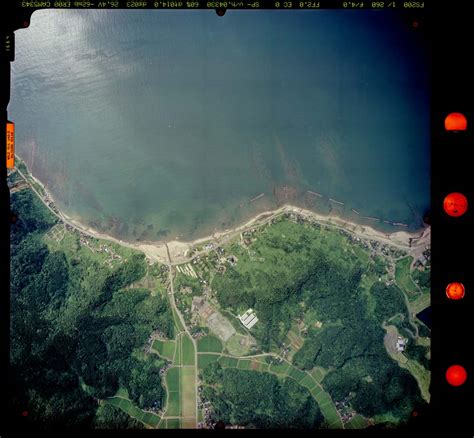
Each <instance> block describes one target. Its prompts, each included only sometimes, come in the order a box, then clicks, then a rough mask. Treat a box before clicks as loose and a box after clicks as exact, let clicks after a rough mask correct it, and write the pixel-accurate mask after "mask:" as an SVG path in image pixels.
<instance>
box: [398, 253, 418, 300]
mask: <svg viewBox="0 0 474 438" xmlns="http://www.w3.org/2000/svg"><path fill="white" fill-rule="evenodd" d="M412 262H413V257H405V258H403V259H401V260H398V261H397V263H396V267H395V280H396V282H397V285H398V286H399V287H400V288H401V289H402V290H403V291H404V292H405V293H406V294H407V296H408V300H409V301H413V300H415V299H416V298H417V297H418V296H419V295H420V291H419V290H418V287H417V285H416V284H415V283H413V280H412V279H411V274H410V266H411V263H412Z"/></svg>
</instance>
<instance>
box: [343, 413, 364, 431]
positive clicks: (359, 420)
mask: <svg viewBox="0 0 474 438" xmlns="http://www.w3.org/2000/svg"><path fill="white" fill-rule="evenodd" d="M366 426H367V420H366V419H365V418H364V417H362V416H361V415H356V416H354V418H352V419H351V420H350V421H348V422H347V423H346V425H345V428H346V429H363V428H364V427H366Z"/></svg>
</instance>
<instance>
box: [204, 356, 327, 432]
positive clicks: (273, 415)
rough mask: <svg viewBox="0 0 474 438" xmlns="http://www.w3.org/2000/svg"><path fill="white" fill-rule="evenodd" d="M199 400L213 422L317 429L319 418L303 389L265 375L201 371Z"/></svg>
mask: <svg viewBox="0 0 474 438" xmlns="http://www.w3.org/2000/svg"><path fill="white" fill-rule="evenodd" d="M203 379H204V382H205V384H206V386H204V390H203V394H202V395H203V399H204V400H206V401H210V402H211V403H212V406H213V408H214V414H215V416H216V418H217V419H219V420H220V421H223V422H224V423H227V424H239V425H242V426H247V427H256V428H318V427H320V426H321V423H322V421H323V417H322V415H321V412H320V410H319V407H318V404H317V403H316V402H315V400H314V398H313V397H312V396H311V394H310V393H309V392H308V390H307V389H306V388H303V387H302V386H300V385H298V384H297V383H296V382H294V381H293V380H292V379H289V378H287V379H284V380H280V379H278V378H277V377H276V376H274V375H271V374H268V373H260V372H256V371H244V370H238V369H233V368H222V367H221V366H220V365H219V364H218V363H212V364H209V365H207V367H206V368H204V371H203Z"/></svg>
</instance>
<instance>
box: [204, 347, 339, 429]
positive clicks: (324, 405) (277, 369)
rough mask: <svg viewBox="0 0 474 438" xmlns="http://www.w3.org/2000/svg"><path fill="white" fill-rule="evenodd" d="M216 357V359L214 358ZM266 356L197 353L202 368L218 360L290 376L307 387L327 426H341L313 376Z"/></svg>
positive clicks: (326, 396) (337, 416)
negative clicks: (244, 357)
mask: <svg viewBox="0 0 474 438" xmlns="http://www.w3.org/2000/svg"><path fill="white" fill-rule="evenodd" d="M216 358H218V359H216ZM265 359H266V357H264V356H261V357H258V358H255V359H237V358H234V357H229V356H219V355H216V354H207V355H206V354H199V362H200V368H204V367H205V366H206V365H207V364H209V363H211V362H214V361H216V360H218V361H219V363H220V364H221V366H222V367H224V368H237V369H241V370H250V371H260V372H269V373H271V374H275V375H277V376H279V377H284V378H287V377H288V378H291V379H294V380H296V381H297V382H298V383H299V384H300V385H302V386H304V387H305V388H306V389H308V390H309V391H310V393H311V395H312V396H313V397H314V399H315V400H316V402H317V403H318V405H319V408H320V409H321V413H322V414H323V416H324V418H325V420H326V423H327V424H328V427H330V428H339V429H341V428H342V421H341V419H340V417H339V415H338V413H337V410H336V407H335V406H334V403H333V401H332V399H331V397H330V396H329V394H328V393H326V392H325V391H324V390H323V388H322V387H321V386H320V385H319V384H318V382H317V381H316V380H315V378H314V377H313V376H312V375H311V374H310V373H306V372H304V371H301V370H299V369H297V368H295V367H294V366H293V365H291V364H290V363H288V362H286V361H283V362H282V363H280V364H268V363H266V360H265ZM313 371H317V372H318V373H319V375H318V376H320V375H323V371H322V370H319V369H316V370H313Z"/></svg>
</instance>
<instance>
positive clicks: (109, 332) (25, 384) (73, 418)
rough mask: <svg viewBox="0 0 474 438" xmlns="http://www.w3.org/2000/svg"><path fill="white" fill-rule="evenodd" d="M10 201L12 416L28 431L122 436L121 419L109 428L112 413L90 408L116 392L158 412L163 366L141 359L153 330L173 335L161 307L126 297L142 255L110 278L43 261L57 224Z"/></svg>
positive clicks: (33, 204) (29, 205)
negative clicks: (103, 430)
mask: <svg viewBox="0 0 474 438" xmlns="http://www.w3.org/2000/svg"><path fill="white" fill-rule="evenodd" d="M11 202H12V210H13V211H15V212H16V213H17V215H18V217H19V220H18V221H17V223H16V224H14V225H12V228H11V352H10V360H11V367H10V379H9V380H10V381H11V382H12V384H11V390H12V402H11V406H10V408H11V409H12V412H16V413H18V412H22V411H25V410H27V411H28V413H29V415H28V419H29V422H30V423H31V424H34V427H35V428H44V429H50V428H59V427H74V428H88V427H108V426H107V425H108V424H112V423H113V421H117V424H121V425H123V426H124V427H129V426H130V425H131V424H134V423H133V422H132V423H130V422H127V421H125V420H124V419H123V418H121V416H120V415H119V416H117V417H114V418H115V420H113V421H112V419H111V417H113V415H112V413H111V411H110V409H111V408H105V407H101V408H100V409H99V411H98V412H97V416H96V411H97V409H98V405H97V401H96V400H95V399H104V398H106V397H110V396H112V395H114V394H115V393H116V392H117V390H118V389H119V387H123V388H126V389H127V390H128V393H129V395H130V399H131V400H132V402H133V403H134V404H135V405H136V406H138V407H140V408H147V407H151V406H152V405H153V404H154V405H155V406H157V407H158V408H159V407H160V406H161V404H162V403H163V397H164V391H163V388H162V386H161V381H160V377H159V370H160V368H162V367H163V365H164V364H165V362H164V360H161V359H157V358H156V356H153V359H152V356H146V355H144V354H143V353H142V352H141V350H142V348H143V346H144V345H145V343H146V342H147V339H148V337H149V335H150V333H151V332H152V331H154V330H160V331H161V332H163V333H165V334H166V335H168V336H172V335H173V327H172V316H171V311H170V309H169V307H168V304H167V301H165V299H163V298H161V296H159V295H155V296H152V295H150V293H149V291H148V290H146V289H139V288H136V289H126V290H124V289H123V288H124V287H125V286H127V285H129V284H131V283H132V282H134V281H136V280H138V279H140V278H141V277H143V275H144V273H145V266H146V265H145V262H144V260H143V256H142V255H141V254H133V255H132V256H131V257H129V258H128V259H127V261H124V262H123V263H122V264H121V265H120V266H118V267H116V268H114V269H109V268H106V267H105V266H104V265H100V264H99V263H98V262H97V261H95V260H93V259H92V258H91V259H86V258H82V259H80V260H77V259H76V260H72V259H71V258H69V257H67V256H66V255H65V253H64V252H63V251H54V252H50V251H49V249H48V247H47V246H46V244H45V243H44V242H43V235H44V233H45V232H46V231H47V230H48V229H50V228H51V227H52V226H53V225H54V224H55V223H56V220H55V218H54V217H53V216H51V215H50V214H49V212H48V210H47V209H46V208H45V207H44V206H43V205H42V204H41V203H40V201H39V200H38V199H37V198H36V196H34V195H32V193H31V192H30V191H29V190H23V191H21V192H18V193H15V194H14V195H12V198H11ZM130 421H132V420H130ZM112 427H115V426H112Z"/></svg>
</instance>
